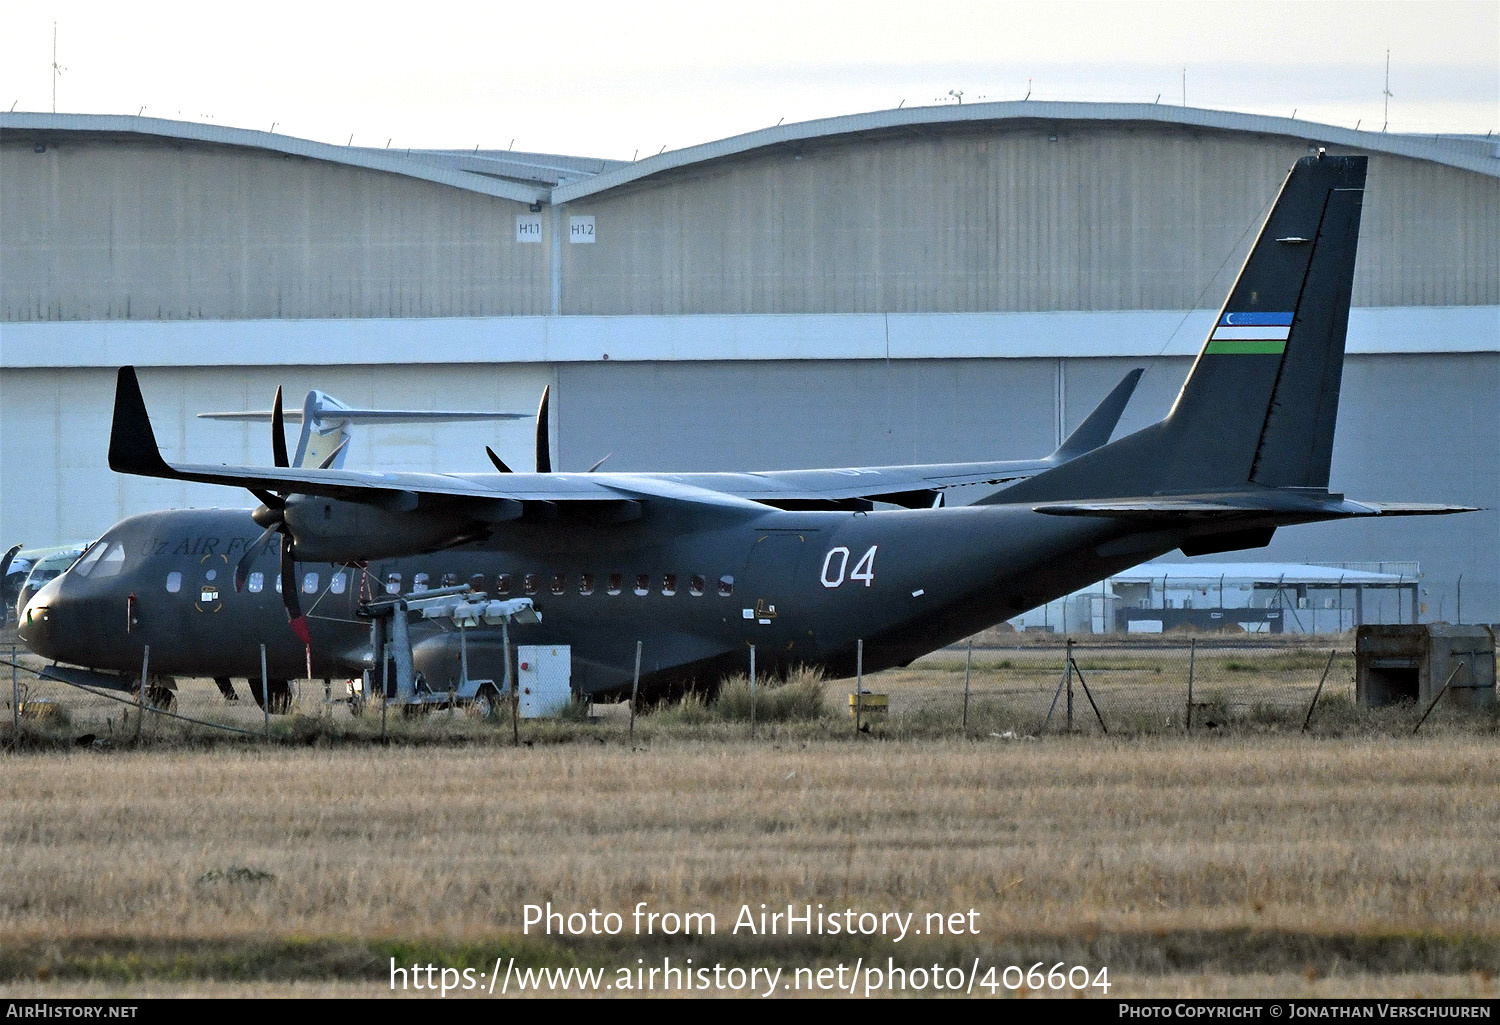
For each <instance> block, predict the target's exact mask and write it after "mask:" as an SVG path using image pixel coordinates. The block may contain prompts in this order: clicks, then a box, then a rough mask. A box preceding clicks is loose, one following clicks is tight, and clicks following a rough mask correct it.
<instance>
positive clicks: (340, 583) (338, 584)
mask: <svg viewBox="0 0 1500 1025" xmlns="http://www.w3.org/2000/svg"><path fill="white" fill-rule="evenodd" d="M328 589H329V590H330V591H332V592H333V593H334V594H343V593H344V574H342V573H335V574H334V575H333V579H332V580H330V581H328Z"/></svg>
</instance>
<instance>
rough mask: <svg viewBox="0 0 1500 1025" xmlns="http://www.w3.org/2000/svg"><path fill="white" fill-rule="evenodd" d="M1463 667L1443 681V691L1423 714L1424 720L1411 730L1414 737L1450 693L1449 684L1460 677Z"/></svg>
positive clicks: (1454, 668)
mask: <svg viewBox="0 0 1500 1025" xmlns="http://www.w3.org/2000/svg"><path fill="white" fill-rule="evenodd" d="M1463 667H1464V664H1463V663H1462V662H1460V663H1458V665H1456V666H1454V667H1453V672H1451V673H1449V674H1448V678H1447V679H1446V680H1444V681H1443V686H1442V689H1441V690H1439V691H1438V692H1437V696H1436V697H1434V698H1433V699H1432V704H1430V705H1428V706H1427V711H1425V712H1423V713H1422V718H1420V719H1418V720H1417V724H1416V725H1415V726H1413V727H1412V728H1411V732H1412V735H1413V736H1415V735H1416V732H1417V731H1418V730H1420V729H1421V728H1422V724H1423V723H1424V722H1426V721H1427V717H1428V716H1429V715H1431V714H1432V710H1433V709H1434V708H1436V707H1437V703H1438V702H1439V701H1441V700H1443V695H1444V694H1446V693H1448V684H1450V683H1452V682H1453V678H1454V677H1455V676H1457V675H1458V673H1459V670H1461V669H1463Z"/></svg>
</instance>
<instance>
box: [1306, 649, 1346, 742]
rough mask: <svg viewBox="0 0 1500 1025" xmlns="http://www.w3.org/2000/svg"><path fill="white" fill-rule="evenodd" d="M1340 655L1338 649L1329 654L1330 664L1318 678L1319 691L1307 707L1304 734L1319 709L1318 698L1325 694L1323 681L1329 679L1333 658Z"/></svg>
mask: <svg viewBox="0 0 1500 1025" xmlns="http://www.w3.org/2000/svg"><path fill="white" fill-rule="evenodd" d="M1337 653H1338V649H1337V648H1333V649H1331V650H1330V651H1329V652H1328V664H1327V665H1325V666H1324V667H1323V675H1322V676H1320V677H1318V689H1317V690H1315V691H1313V698H1312V704H1310V705H1308V706H1307V718H1305V719H1303V720H1302V732H1303V733H1306V732H1307V724H1308V723H1310V722H1312V714H1313V709H1315V708H1317V707H1318V696H1319V695H1320V694H1322V693H1323V681H1324V680H1326V679H1328V670H1330V669H1332V668H1333V656H1334V655H1335V654H1337Z"/></svg>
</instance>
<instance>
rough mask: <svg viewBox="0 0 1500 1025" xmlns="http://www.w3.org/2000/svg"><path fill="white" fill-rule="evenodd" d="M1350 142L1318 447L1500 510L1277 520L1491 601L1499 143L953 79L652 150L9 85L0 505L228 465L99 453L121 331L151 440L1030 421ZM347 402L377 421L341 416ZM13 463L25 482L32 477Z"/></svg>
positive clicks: (433, 463)
mask: <svg viewBox="0 0 1500 1025" xmlns="http://www.w3.org/2000/svg"><path fill="white" fill-rule="evenodd" d="M1318 146H1325V147H1327V148H1328V149H1329V150H1330V151H1331V152H1363V153H1368V154H1370V156H1371V170H1370V179H1369V188H1368V192H1367V196H1366V201H1365V213H1364V219H1363V226H1362V239H1361V250H1360V259H1359V265H1358V270H1357V274H1356V281H1355V294H1354V302H1355V306H1356V309H1355V311H1354V313H1353V315H1352V317H1351V326H1350V345H1349V348H1350V356H1349V359H1348V361H1347V363H1346V369H1345V375H1344V400H1343V407H1342V409H1341V415H1340V426H1339V434H1338V440H1337V444H1336V450H1335V453H1334V480H1333V486H1334V487H1335V488H1340V489H1342V490H1345V491H1347V492H1348V493H1349V494H1351V495H1353V496H1355V497H1367V498H1374V499H1383V500H1402V499H1407V500H1423V499H1426V500H1434V501H1448V502H1463V503H1468V504H1472V505H1479V506H1483V507H1485V508H1486V510H1487V511H1486V512H1483V513H1478V514H1469V515H1467V516H1463V517H1452V518H1444V519H1436V520H1421V519H1411V520H1395V521H1388V522H1384V523H1360V524H1338V525H1324V526H1316V527H1303V528H1293V529H1289V530H1284V531H1282V532H1280V534H1279V535H1278V537H1277V539H1276V541H1275V542H1274V543H1273V545H1272V546H1271V547H1270V548H1269V549H1266V550H1264V551H1263V552H1258V553H1247V557H1252V558H1253V557H1262V556H1263V557H1265V558H1274V559H1283V560H1295V561H1309V562H1310V561H1349V562H1378V561H1381V560H1391V559H1400V560H1411V559H1414V560H1419V561H1420V562H1421V563H1422V566H1423V570H1424V576H1425V578H1426V585H1427V587H1428V589H1429V595H1428V596H1427V597H1428V599H1429V601H1428V605H1429V614H1430V615H1436V614H1437V610H1438V609H1439V608H1441V609H1443V610H1445V614H1449V615H1450V616H1451V610H1452V609H1453V607H1454V599H1455V597H1456V594H1455V593H1454V592H1455V590H1456V585H1457V581H1458V577H1459V575H1460V574H1463V602H1464V615H1465V618H1466V619H1470V620H1473V619H1475V618H1487V619H1490V620H1494V619H1500V565H1497V563H1500V554H1497V553H1500V511H1497V510H1500V480H1497V478H1500V474H1497V473H1496V467H1497V466H1500V411H1497V402H1500V400H1497V395H1500V178H1497V174H1500V151H1497V149H1496V147H1495V144H1494V143H1493V142H1491V141H1488V140H1477V139H1467V138H1453V137H1442V138H1431V137H1422V138H1415V137H1404V136H1387V135H1383V134H1379V133H1368V132H1352V131H1349V130H1346V129H1339V128H1334V127H1331V126H1321V125H1314V124H1308V123H1304V122H1297V121H1290V120H1286V119H1275V118H1261V117H1252V116H1247V115H1236V114H1226V113H1222V112H1214V111H1202V110H1194V109H1185V108H1172V107H1160V106H1155V105H1110V104H1044V103H1019V104H1016V103H1011V104H966V105H964V106H962V107H942V108H928V109H917V110H901V111H884V112H879V113H876V114H868V115H856V116H851V117H846V118H836V119H831V120H828V121H822V122H810V123H807V124H802V125H789V126H780V127H778V128H775V129H768V130H765V131H762V132H756V133H751V134H750V135H747V136H740V137H736V138H733V139H726V140H721V141H719V142H715V143H710V144H707V145H705V146H700V147H694V148H692V149H689V150H683V151H678V152H674V153H667V154H661V155H659V156H657V157H653V158H649V159H647V160H642V161H638V162H635V163H618V162H610V161H602V160H587V159H582V158H567V157H556V156H549V155H540V154H511V153H486V152H479V153H469V152H437V151H426V152H412V153H407V152H405V151H401V152H394V153H393V152H390V151H384V150H362V149H354V148H349V147H339V146H327V145H324V144H319V143H313V142H309V141H307V140H298V139H290V138H287V137H284V136H276V135H271V134H268V133H261V132H247V131H240V130H233V129H224V128H220V127H217V126H205V125H193V124H185V123H179V122H164V121H155V120H153V119H141V118H130V117H102V116H99V117H96V116H76V115H75V116H69V115H35V114H24V115H23V114H8V115H0V426H3V435H0V472H3V474H4V478H5V486H4V487H3V489H0V490H3V496H0V540H4V539H15V540H24V541H26V542H28V543H32V544H38V543H43V542H48V541H53V540H60V539H65V538H74V537H85V536H89V535H91V534H94V533H97V532H99V531H100V530H102V529H103V528H104V527H105V526H107V525H108V524H109V523H110V522H113V521H114V520H115V519H118V518H119V517H121V516H123V515H126V514H128V513H132V512H137V511H141V510H143V509H148V508H158V507H163V506H181V505H189V504H191V505H210V504H221V505H223V504H231V505H232V504H237V503H239V502H240V501H241V500H242V499H241V498H240V496H236V495H230V494H227V493H224V492H222V491H219V490H217V489H207V488H201V487H187V486H181V485H176V484H169V483H165V482H151V481H141V480H122V479H120V478H116V477H115V476H114V475H112V474H110V473H109V471H108V470H107V469H105V468H104V459H103V452H104V445H105V438H106V436H107V431H108V422H107V419H108V406H109V395H110V391H111V388H112V380H113V379H112V372H113V368H114V367H115V366H117V365H119V364H120V363H124V362H133V363H136V364H138V365H140V366H142V367H143V368H146V369H144V370H143V381H144V385H145V389H146V393H147V398H148V401H150V402H151V403H152V408H153V412H154V414H155V417H156V419H157V424H158V431H159V433H160V434H161V435H162V440H163V444H164V447H165V448H167V450H168V455H169V457H173V458H182V459H194V460H201V461H231V460H242V459H247V460H263V459H264V458H265V451H266V444H267V439H266V438H265V437H264V431H265V428H264V426H263V425H262V426H260V427H259V428H256V427H253V426H252V427H239V426H229V425H223V424H209V423H206V422H202V421H197V420H194V419H193V417H192V414H193V413H194V412H197V411H201V410H204V409H209V408H216V409H222V408H230V407H244V408H248V407H252V406H254V407H264V406H265V405H266V404H267V402H268V401H269V396H270V394H271V391H272V390H273V389H274V387H275V385H276V384H278V383H279V384H283V385H285V386H286V388H287V389H288V393H289V394H290V395H292V396H296V395H298V394H299V393H300V391H301V390H304V389H306V388H308V387H314V386H316V387H321V388H325V389H327V390H330V391H333V392H334V393H335V394H339V395H341V396H342V397H345V398H346V399H349V400H351V401H357V402H361V403H364V402H369V403H371V404H401V405H418V406H420V405H425V406H434V407H435V406H475V407H479V408H486V407H488V408H512V409H524V408H529V407H531V406H533V405H534V403H535V397H536V393H537V392H538V391H539V390H540V388H541V386H542V384H544V383H552V384H553V385H554V395H555V405H554V410H555V413H554V432H555V443H556V447H557V451H558V455H559V458H560V462H561V465H562V466H564V467H569V468H581V467H583V466H586V465H588V464H589V463H592V462H593V461H594V460H595V459H598V458H599V457H601V456H603V455H605V454H607V453H611V452H612V453H613V456H612V458H611V460H610V464H609V465H610V466H611V467H612V468H616V469H648V468H649V469H670V468H678V469H704V468H722V467H736V468H760V467H777V466H784V467H792V466H815V465H840V464H843V465H848V464H859V463H874V462H900V461H926V460H947V459H969V458H975V459H977V458H996V457H1007V456H1015V457H1019V456H1025V455H1033V454H1037V453H1040V452H1044V451H1046V450H1048V449H1049V448H1050V447H1051V446H1052V445H1053V444H1055V442H1056V441H1057V439H1058V438H1059V437H1060V436H1061V435H1062V434H1063V433H1065V432H1066V430H1068V429H1070V428H1071V427H1072V426H1073V425H1074V424H1076V422H1077V421H1078V420H1079V419H1081V417H1082V416H1083V415H1085V414H1086V413H1087V411H1088V410H1089V408H1090V407H1091V406H1092V404H1093V403H1094V402H1095V401H1096V400H1097V399H1098V397H1099V396H1100V395H1102V394H1103V392H1104V391H1105V390H1107V388H1108V387H1109V386H1110V385H1112V384H1113V383H1114V381H1115V380H1116V379H1117V378H1118V376H1119V375H1121V374H1123V373H1124V372H1125V370H1126V369H1128V368H1129V367H1132V366H1138V365H1146V366H1148V367H1149V368H1150V372H1149V373H1148V374H1147V376H1146V378H1145V379H1144V382H1143V384H1142V387H1141V389H1140V391H1139V392H1138V394H1137V397H1136V399H1135V400H1134V401H1133V403H1132V407H1131V410H1130V412H1129V413H1128V415H1127V417H1126V422H1125V423H1124V424H1123V425H1122V430H1126V429H1133V428H1134V427H1137V426H1141V425H1143V424H1145V423H1147V422H1150V421H1151V420H1154V419H1156V418H1157V417H1158V416H1160V415H1161V414H1162V413H1163V412H1165V410H1166V408H1167V407H1168V406H1169V405H1170V402H1171V399H1172V397H1173V396H1174V395H1175V393H1176V390H1177V388H1178V386H1179V385H1180V382H1181V380H1182V378H1183V376H1184V375H1185V374H1186V372H1187V369H1188V366H1189V364H1190V362H1191V357H1192V355H1193V354H1194V353H1196V351H1197V349H1198V347H1199V345H1200V344H1201V340H1202V339H1203V338H1204V337H1205V335H1206V333H1207V329H1208V326H1209V324H1211V322H1212V318H1213V314H1214V312H1215V310H1216V308H1217V305H1218V303H1219V302H1220V301H1221V300H1222V296H1223V294H1224V291H1225V290H1226V289H1227V287H1228V284H1229V283H1230V281H1231V280H1232V278H1233V276H1234V273H1235V272H1236V271H1237V269H1238V266H1239V263H1240V261H1241V260H1242V259H1243V256H1244V252H1245V251H1246V249H1247V247H1248V245H1249V242H1250V240H1251V237H1252V236H1253V233H1254V228H1255V226H1256V225H1257V224H1258V223H1259V220H1260V218H1261V217H1262V216H1263V215H1264V212H1265V209H1266V207H1267V205H1268V203H1269V201H1270V199H1271V197H1272V196H1273V195H1274V193H1275V190H1276V188H1277V186H1278V185H1279V183H1280V181H1281V179H1282V177H1283V176H1284V175H1285V173H1286V170H1287V168H1288V167H1289V166H1290V164H1291V163H1292V161H1293V160H1295V159H1296V158H1297V157H1299V156H1301V155H1303V154H1305V153H1307V152H1309V151H1310V150H1311V149H1315V148H1316V147H1318ZM361 441H364V439H361ZM486 443H489V444H492V445H495V446H496V447H497V449H498V450H499V451H500V452H501V454H502V456H504V457H505V458H506V459H507V461H510V462H512V463H513V464H519V465H527V463H528V461H529V442H528V439H527V437H526V429H525V427H524V426H522V425H511V426H505V427H499V428H496V427H492V426H483V425H480V426H474V425H443V426H439V427H427V428H421V429H410V428H384V429H378V430H373V431H371V432H370V436H369V439H368V441H367V442H365V443H364V444H362V445H361V448H360V449H359V451H358V452H357V453H356V455H355V456H354V458H355V459H357V460H359V461H360V462H361V463H362V464H363V465H373V466H375V467H377V468H388V469H434V470H436V469H446V470H484V469H487V462H486V461H485V459H484V456H483V448H482V446H483V445H484V444H486ZM17 479H20V480H23V481H25V487H24V488H23V487H16V486H15V485H14V484H13V481H15V480H17Z"/></svg>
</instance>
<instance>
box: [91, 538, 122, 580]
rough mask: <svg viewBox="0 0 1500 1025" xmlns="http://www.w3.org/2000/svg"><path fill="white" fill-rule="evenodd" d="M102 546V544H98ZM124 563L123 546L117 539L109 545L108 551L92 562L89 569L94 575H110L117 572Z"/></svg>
mask: <svg viewBox="0 0 1500 1025" xmlns="http://www.w3.org/2000/svg"><path fill="white" fill-rule="evenodd" d="M99 547H100V548H103V547H104V546H103V545H100V546H99ZM124 565H125V546H124V545H122V544H120V543H119V542H118V541H117V542H115V543H114V544H112V545H110V546H109V551H107V552H105V553H104V555H103V557H102V558H100V559H99V561H98V562H97V563H95V564H94V567H93V569H92V570H91V571H90V572H91V573H92V574H93V576H94V577H96V578H97V577H112V576H116V575H118V574H119V572H120V570H121V568H123V567H124Z"/></svg>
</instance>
